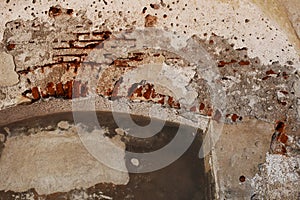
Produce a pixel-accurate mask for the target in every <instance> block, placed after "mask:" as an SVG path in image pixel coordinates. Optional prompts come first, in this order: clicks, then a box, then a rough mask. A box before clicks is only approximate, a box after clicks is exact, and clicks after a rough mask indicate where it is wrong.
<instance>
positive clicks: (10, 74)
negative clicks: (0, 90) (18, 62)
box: [0, 52, 19, 87]
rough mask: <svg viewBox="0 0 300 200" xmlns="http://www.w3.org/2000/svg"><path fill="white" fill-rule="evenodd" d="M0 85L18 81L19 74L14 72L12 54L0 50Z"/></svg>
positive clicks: (13, 83)
mask: <svg viewBox="0 0 300 200" xmlns="http://www.w3.org/2000/svg"><path fill="white" fill-rule="evenodd" d="M0 74H1V78H0V87H1V86H2V87H4V86H12V85H15V84H17V83H18V82H19V76H18V74H17V73H16V72H15V63H14V60H13V56H11V55H9V54H7V53H5V52H0Z"/></svg>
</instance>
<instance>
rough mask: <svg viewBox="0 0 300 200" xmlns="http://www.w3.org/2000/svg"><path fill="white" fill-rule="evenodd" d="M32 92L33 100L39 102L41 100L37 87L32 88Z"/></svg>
mask: <svg viewBox="0 0 300 200" xmlns="http://www.w3.org/2000/svg"><path fill="white" fill-rule="evenodd" d="M31 91H32V96H33V99H34V100H39V99H40V98H41V96H40V93H39V89H38V88H37V87H33V88H32V89H31Z"/></svg>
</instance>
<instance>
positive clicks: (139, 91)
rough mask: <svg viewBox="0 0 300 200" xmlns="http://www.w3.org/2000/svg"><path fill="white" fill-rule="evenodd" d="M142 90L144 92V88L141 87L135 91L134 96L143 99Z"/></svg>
mask: <svg viewBox="0 0 300 200" xmlns="http://www.w3.org/2000/svg"><path fill="white" fill-rule="evenodd" d="M142 90H143V87H142V86H140V87H138V88H137V89H136V90H135V91H134V93H133V94H136V95H137V97H142V96H143V94H142Z"/></svg>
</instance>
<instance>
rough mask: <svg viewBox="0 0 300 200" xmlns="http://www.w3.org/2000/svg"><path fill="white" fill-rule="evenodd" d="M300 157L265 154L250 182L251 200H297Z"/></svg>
mask: <svg viewBox="0 0 300 200" xmlns="http://www.w3.org/2000/svg"><path fill="white" fill-rule="evenodd" d="M299 179H300V156H299V155H297V156H295V157H286V156H283V155H272V154H267V156H266V162H265V163H264V164H263V165H261V166H260V172H259V173H258V174H256V175H255V177H254V178H253V180H252V186H253V188H254V193H253V195H252V197H253V198H252V199H284V200H289V199H299V198H300V193H299V188H300V182H299Z"/></svg>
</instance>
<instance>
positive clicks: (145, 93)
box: [143, 84, 153, 99]
mask: <svg viewBox="0 0 300 200" xmlns="http://www.w3.org/2000/svg"><path fill="white" fill-rule="evenodd" d="M147 86H148V87H147V88H146V91H145V92H144V94H143V97H144V98H145V99H150V96H151V93H152V87H153V86H151V85H150V84H147Z"/></svg>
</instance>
